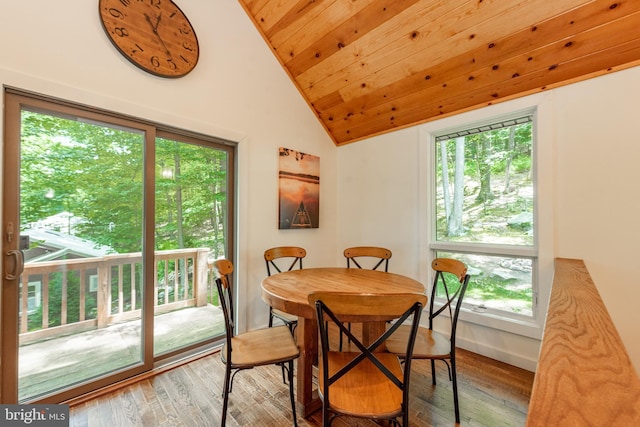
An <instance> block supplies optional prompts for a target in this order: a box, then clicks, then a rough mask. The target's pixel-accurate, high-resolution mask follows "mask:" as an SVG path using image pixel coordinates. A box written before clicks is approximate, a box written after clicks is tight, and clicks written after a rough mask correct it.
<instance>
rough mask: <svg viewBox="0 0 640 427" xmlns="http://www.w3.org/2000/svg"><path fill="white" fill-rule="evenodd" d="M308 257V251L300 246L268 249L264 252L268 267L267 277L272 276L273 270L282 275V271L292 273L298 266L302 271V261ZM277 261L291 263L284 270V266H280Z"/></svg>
mask: <svg viewBox="0 0 640 427" xmlns="http://www.w3.org/2000/svg"><path fill="white" fill-rule="evenodd" d="M306 256H307V251H306V250H305V249H304V248H300V247H298V246H278V247H275V248H271V249H267V250H266V251H264V261H265V263H266V265H267V275H268V276H271V269H272V268H273V269H274V270H275V272H277V273H282V271H291V270H293V269H294V268H295V267H296V265H297V266H298V268H300V269H302V259H303V258H304V257H306ZM277 260H282V262H283V263H285V262H289V261H291V264H290V265H289V267H288V268H284V267H283V266H282V265H278V262H277ZM275 272H274V273H275Z"/></svg>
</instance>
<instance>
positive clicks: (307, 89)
mask: <svg viewBox="0 0 640 427" xmlns="http://www.w3.org/2000/svg"><path fill="white" fill-rule="evenodd" d="M239 1H240V3H241V4H242V6H243V7H244V9H245V11H246V12H247V14H248V15H249V16H250V18H251V19H252V20H253V22H254V24H255V26H256V28H257V29H258V31H259V32H260V33H261V34H262V36H263V37H264V39H265V41H266V42H267V44H268V45H269V46H270V47H271V49H272V50H273V52H274V54H275V55H276V56H277V58H278V60H279V61H280V63H281V64H282V66H283V67H284V69H285V70H286V72H287V73H288V74H289V76H290V77H291V79H292V80H293V82H294V83H295V84H296V86H297V87H298V89H299V91H300V92H301V94H302V96H303V97H304V98H305V99H306V101H307V102H308V104H309V105H310V106H311V108H312V109H313V111H314V112H315V114H316V115H317V116H318V118H319V120H320V122H321V123H322V124H323V126H324V127H325V129H326V130H327V132H328V133H329V135H330V136H331V137H332V139H333V141H334V142H335V144H336V145H338V146H340V145H344V144H347V143H351V142H354V141H357V140H361V139H364V138H367V137H371V136H374V135H378V134H381V133H385V132H389V131H392V130H396V129H400V128H404V127H407V126H411V125H415V124H419V123H424V122H427V121H430V120H434V119H437V118H441V117H445V116H448V115H452V114H456V113H460V112H462V111H466V110H470V109H473V108H478V107H482V106H486V105H490V104H493V103H496V102H500V101H504V100H507V99H512V98H515V97H518V96H523V95H527V94H531V93H535V92H539V91H543V90H546V89H550V88H553V87H557V86H560V85H563V84H568V83H572V82H576V81H579V80H582V79H586V78H589V77H594V76H597V75H601V74H604V73H608V72H612V71H617V70H620V69H623V68H628V67H631V66H634V65H638V64H640V0H620V1H614V0H606V1H603V0H590V1H588V0H239ZM639 84H640V83H639Z"/></svg>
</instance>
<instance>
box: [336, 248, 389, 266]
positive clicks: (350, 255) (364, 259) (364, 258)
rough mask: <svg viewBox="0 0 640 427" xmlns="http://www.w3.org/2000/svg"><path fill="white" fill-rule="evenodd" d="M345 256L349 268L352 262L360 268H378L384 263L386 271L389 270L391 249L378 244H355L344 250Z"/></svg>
mask: <svg viewBox="0 0 640 427" xmlns="http://www.w3.org/2000/svg"><path fill="white" fill-rule="evenodd" d="M343 253H344V257H345V258H346V259H347V268H351V264H353V265H354V266H355V267H358V268H367V269H369V270H377V269H378V268H379V267H381V266H382V265H384V271H389V259H390V258H391V255H392V254H391V251H390V250H389V249H387V248H380V247H377V246H354V247H351V248H347V249H345V250H344V252H343Z"/></svg>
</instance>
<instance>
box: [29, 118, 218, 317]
mask: <svg viewBox="0 0 640 427" xmlns="http://www.w3.org/2000/svg"><path fill="white" fill-rule="evenodd" d="M21 131H22V137H21V160H20V180H21V182H20V185H21V190H20V191H21V193H20V197H21V203H20V209H21V210H20V222H21V229H25V228H27V227H29V224H30V223H33V222H36V221H40V220H43V219H46V218H49V217H51V216H53V215H55V214H59V213H61V212H70V213H71V214H72V215H73V216H74V218H77V219H79V220H80V221H81V222H79V223H78V224H74V225H73V226H72V225H71V224H69V227H68V229H61V230H58V231H60V232H62V233H67V234H72V235H75V236H77V237H80V238H83V239H86V240H88V241H91V242H95V243H96V244H100V245H106V246H108V247H110V248H112V250H113V252H115V253H135V252H140V251H141V250H142V241H143V238H142V236H143V226H144V223H143V221H144V203H145V200H144V186H145V172H144V165H145V148H144V144H145V139H144V135H143V134H142V133H140V132H138V131H135V130H128V129H125V128H115V127H110V126H103V125H100V124H97V123H90V122H86V121H79V120H76V118H67V117H57V116H53V115H49V114H43V113H40V112H32V111H23V112H22V130H21ZM152 160H153V161H154V165H155V170H156V174H155V248H156V250H170V249H180V248H201V247H204V248H208V249H209V250H210V251H211V253H212V254H213V255H214V256H218V255H221V254H224V251H225V238H226V227H225V220H226V218H225V217H226V196H227V195H226V188H227V162H228V158H227V153H226V152H225V151H223V150H219V149H215V148H212V147H210V146H201V145H195V144H189V143H186V142H183V141H181V140H180V138H177V139H175V140H174V139H170V138H156V144H155V159H152ZM165 168H168V169H170V170H171V171H173V175H172V177H163V169H165ZM34 244H37V243H36V242H34ZM140 268H141V267H140V266H137V267H136V273H134V274H136V276H137V277H136V280H135V283H136V286H137V287H138V288H139V287H140V284H141V283H142V274H141V271H140ZM162 268H164V267H162ZM170 268H171V269H175V266H173V265H172V266H171V267H170ZM112 273H113V274H112V278H113V281H112V308H114V307H115V308H114V309H117V307H118V303H119V301H118V295H119V290H118V287H117V280H118V273H117V272H112ZM162 273H164V272H162ZM122 274H123V284H124V289H123V298H124V300H123V306H124V307H125V309H130V308H131V309H134V308H140V306H141V303H142V295H141V291H140V289H136V290H135V292H136V303H135V307H131V305H132V301H131V283H133V281H132V278H131V277H130V276H131V272H130V271H129V269H126V268H125V269H124V270H123V273H122ZM170 274H173V272H170ZM159 277H163V276H159ZM60 280H61V277H57V276H56V277H52V278H51V281H50V283H49V300H50V303H51V305H50V310H49V313H48V316H49V324H50V326H55V325H58V324H60V321H61V320H60V312H61V311H60V302H61V298H62V288H61V282H60ZM68 280H69V282H68V284H67V286H68V292H67V298H69V302H68V319H67V321H68V322H71V321H76V320H73V319H77V318H78V310H79V308H78V304H77V301H76V300H77V298H78V289H77V286H78V280H77V277H75V276H73V275H72V274H69V276H68ZM191 282H192V281H191V279H189V280H187V281H186V283H187V286H191V285H190V283H191ZM180 283H181V285H180V286H182V280H181V281H180ZM169 289H170V291H169V295H167V297H168V298H173V299H175V296H174V295H172V294H173V292H174V291H173V286H170V287H169ZM183 291H184V289H182V290H181V291H180V292H181V293H182V292H183ZM188 292H190V293H192V292H193V291H192V290H191V289H188ZM162 297H164V295H162ZM72 298H73V301H72ZM159 298H160V297H159ZM87 307H88V308H87V313H86V315H93V316H95V300H94V299H93V298H90V299H89V300H87ZM41 320H42V313H32V314H31V315H30V316H29V324H30V327H34V328H39V327H40V325H41ZM39 322H40V323H39Z"/></svg>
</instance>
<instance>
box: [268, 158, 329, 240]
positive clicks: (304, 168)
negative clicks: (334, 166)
mask: <svg viewBox="0 0 640 427" xmlns="http://www.w3.org/2000/svg"><path fill="white" fill-rule="evenodd" d="M278 151H279V156H278V158H279V166H280V170H279V173H278V189H279V203H280V204H279V206H280V209H279V215H278V217H279V218H278V221H279V226H278V228H279V229H281V230H286V229H295V228H318V227H319V226H320V224H319V220H320V158H319V157H318V156H314V155H312V154H307V153H302V152H300V151H295V150H292V149H290V148H283V147H280V148H278Z"/></svg>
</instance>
